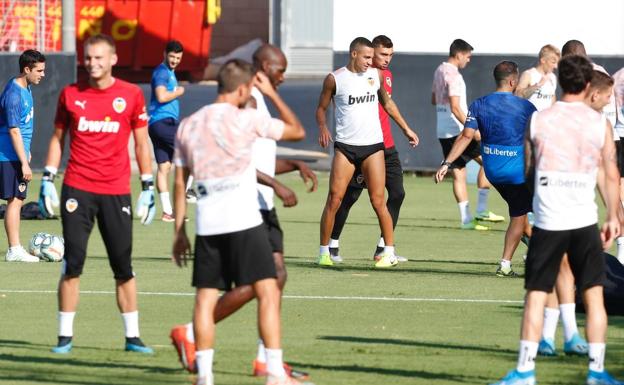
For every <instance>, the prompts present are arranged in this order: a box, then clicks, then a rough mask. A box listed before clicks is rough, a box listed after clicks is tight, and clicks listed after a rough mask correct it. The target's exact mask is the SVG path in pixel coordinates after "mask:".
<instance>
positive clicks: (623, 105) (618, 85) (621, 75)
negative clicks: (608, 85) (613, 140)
mask: <svg viewBox="0 0 624 385" xmlns="http://www.w3.org/2000/svg"><path fill="white" fill-rule="evenodd" d="M613 81H614V85H613V92H614V93H615V105H616V108H617V119H616V122H615V130H616V131H617V133H618V136H619V137H620V138H624V68H622V69H620V70H619V71H618V72H616V73H615V74H613Z"/></svg>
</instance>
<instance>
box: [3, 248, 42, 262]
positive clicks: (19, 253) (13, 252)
mask: <svg viewBox="0 0 624 385" xmlns="http://www.w3.org/2000/svg"><path fill="white" fill-rule="evenodd" d="M4 260H5V261H7V262H39V258H37V257H35V256H34V255H30V254H28V252H27V251H26V250H25V249H24V248H23V247H22V246H19V247H17V248H13V249H9V250H8V251H7V253H6V255H5V256H4Z"/></svg>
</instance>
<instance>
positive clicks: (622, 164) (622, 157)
mask: <svg viewBox="0 0 624 385" xmlns="http://www.w3.org/2000/svg"><path fill="white" fill-rule="evenodd" d="M615 150H616V152H617V165H618V170H620V177H621V178H623V177H624V138H622V137H620V140H616V141H615Z"/></svg>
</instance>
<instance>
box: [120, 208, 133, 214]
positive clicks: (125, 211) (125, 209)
mask: <svg viewBox="0 0 624 385" xmlns="http://www.w3.org/2000/svg"><path fill="white" fill-rule="evenodd" d="M121 211H123V212H124V213H126V214H128V215H130V214H131V211H130V206H124V207H122V208H121Z"/></svg>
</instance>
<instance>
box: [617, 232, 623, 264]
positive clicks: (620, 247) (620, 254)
mask: <svg viewBox="0 0 624 385" xmlns="http://www.w3.org/2000/svg"><path fill="white" fill-rule="evenodd" d="M616 242H617V255H616V257H617V259H618V261H620V263H621V264H622V265H624V237H618V239H617V241H616Z"/></svg>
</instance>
